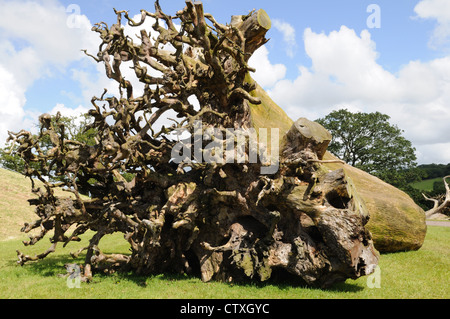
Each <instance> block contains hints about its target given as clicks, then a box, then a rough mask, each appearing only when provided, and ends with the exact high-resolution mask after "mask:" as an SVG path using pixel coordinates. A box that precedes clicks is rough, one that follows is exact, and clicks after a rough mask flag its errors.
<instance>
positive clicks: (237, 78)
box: [9, 1, 378, 286]
mask: <svg viewBox="0 0 450 319" xmlns="http://www.w3.org/2000/svg"><path fill="white" fill-rule="evenodd" d="M115 13H116V14H117V23H115V24H113V25H112V26H111V27H108V25H107V24H106V23H103V22H102V23H99V24H97V25H95V26H94V28H93V30H94V31H96V32H98V34H99V35H100V38H101V40H102V43H101V45H100V47H99V52H98V53H97V55H96V56H94V55H91V54H89V53H87V52H86V53H87V54H88V55H89V56H91V57H92V58H94V59H95V60H96V61H97V62H99V63H103V64H104V66H105V71H106V75H107V76H108V78H110V79H113V80H115V81H117V83H118V85H119V89H120V96H111V95H108V92H107V91H106V90H105V91H104V92H103V94H102V95H101V97H93V98H92V105H93V108H92V109H91V110H90V111H89V115H90V116H91V117H92V119H93V120H92V124H91V126H90V127H89V128H95V130H96V131H97V134H96V136H95V141H96V144H95V145H93V146H90V145H88V144H86V143H83V142H80V141H75V140H69V139H67V134H66V131H65V127H64V124H63V123H59V122H58V121H51V120H50V116H49V115H47V114H44V115H42V116H41V117H40V119H39V120H40V124H41V129H40V132H39V134H38V136H33V135H32V134H31V133H30V132H27V131H24V130H23V131H21V132H19V133H11V132H10V137H9V140H10V141H11V142H12V143H13V144H15V145H18V147H16V148H15V152H17V154H19V155H20V156H21V157H22V158H23V159H24V160H25V163H26V164H25V175H26V176H28V177H30V179H31V182H32V190H33V192H34V193H35V194H36V195H37V198H35V199H31V200H29V202H30V204H32V205H35V206H36V214H37V215H38V216H39V219H38V220H36V221H35V222H33V223H30V224H28V223H26V224H25V226H24V228H23V229H22V231H24V232H30V231H31V230H33V229H38V230H39V229H40V233H38V234H37V235H34V236H30V241H28V242H25V245H32V244H35V243H36V242H37V241H39V240H41V239H42V238H44V236H45V235H46V234H47V233H48V232H50V231H52V232H51V234H52V235H51V238H50V241H51V246H50V248H49V249H48V250H47V251H45V252H43V253H42V254H39V255H36V256H29V255H26V254H24V253H22V252H20V251H18V252H17V253H18V257H19V261H18V262H19V263H20V264H21V265H23V264H25V263H27V262H29V261H36V260H39V259H42V258H45V257H46V256H48V255H49V254H50V253H52V252H54V251H55V249H56V246H57V244H58V243H61V244H62V245H63V246H65V245H67V244H69V243H70V242H71V241H75V240H79V236H80V235H82V234H83V233H85V232H86V231H88V230H90V231H94V235H93V236H92V238H91V239H90V241H89V244H88V246H87V247H85V248H83V249H82V250H80V251H77V252H73V255H74V256H78V255H79V254H80V253H82V252H84V251H85V254H86V257H85V262H84V265H83V266H84V267H83V278H84V279H86V280H89V279H91V278H92V275H93V274H94V273H95V272H98V271H102V272H112V271H117V270H124V269H126V270H130V269H131V270H133V271H135V272H137V273H139V274H155V273H164V272H174V271H175V272H188V273H189V272H193V273H196V272H197V273H199V274H201V278H202V280H204V281H209V280H211V279H214V280H239V279H243V278H247V277H249V278H254V279H259V280H267V279H269V278H270V277H271V273H272V270H273V269H281V270H284V271H287V272H288V273H291V274H294V275H297V276H298V277H300V278H302V279H303V280H304V281H306V282H307V283H308V284H314V285H320V286H328V285H331V284H333V283H334V282H336V281H342V280H345V279H347V278H357V277H359V276H362V275H367V274H370V273H371V272H372V271H373V270H374V268H375V266H376V264H377V262H378V253H377V251H376V250H375V249H374V247H373V244H372V238H371V234H370V232H369V231H367V230H366V228H365V227H364V226H365V224H366V223H367V221H368V218H369V216H368V214H367V211H366V209H365V207H364V203H363V201H361V200H360V199H359V198H358V196H357V193H356V192H355V191H354V188H353V186H352V183H351V180H349V179H348V178H347V176H346V175H345V173H344V171H343V170H336V171H328V170H325V169H324V168H323V165H322V163H323V162H326V161H324V160H323V155H324V153H325V151H326V148H327V146H328V143H329V142H330V140H331V135H330V134H329V133H328V132H327V131H326V130H325V129H324V128H323V127H322V126H320V125H319V124H317V123H314V122H310V121H308V120H306V119H300V120H298V121H297V122H295V124H294V125H292V127H291V129H290V130H289V131H288V132H287V133H286V134H285V135H284V136H282V138H280V141H281V145H280V146H281V147H280V149H279V152H276V147H275V146H276V144H277V142H278V141H276V140H275V139H272V140H271V141H272V144H269V145H267V144H266V145H263V143H262V142H259V141H257V140H255V138H254V137H255V136H254V134H250V133H249V134H245V132H250V131H251V129H252V127H253V122H252V109H256V110H257V109H258V105H259V104H260V103H261V101H260V99H259V98H258V96H257V94H255V89H256V87H257V84H256V82H254V81H253V80H252V79H251V77H250V75H249V72H252V71H254V70H252V68H251V67H250V66H249V65H248V60H249V58H250V57H251V55H252V54H253V52H254V51H255V50H256V49H258V48H259V47H260V46H261V45H263V44H264V43H266V42H267V39H266V38H265V34H266V33H267V31H268V30H269V29H270V25H271V23H270V19H269V17H268V16H267V14H266V13H265V11H264V10H258V11H253V12H251V13H249V14H247V15H241V16H233V17H232V20H231V23H229V24H226V25H225V24H221V23H219V22H217V21H216V20H215V19H214V18H213V16H212V15H210V14H207V13H204V11H203V6H202V4H201V2H198V1H197V2H195V3H193V2H192V1H186V7H185V8H184V9H183V10H181V11H178V12H177V13H176V15H175V16H170V15H167V14H165V13H163V11H162V10H161V8H160V5H159V3H158V1H156V3H155V12H154V13H151V12H147V11H145V10H142V11H141V13H142V15H141V18H140V21H134V20H133V19H132V18H130V17H129V16H128V12H126V11H116V10H115ZM123 18H125V19H126V22H127V23H128V25H129V26H132V27H137V29H136V30H139V28H138V27H139V26H141V25H142V24H143V23H144V21H145V20H146V19H154V24H153V27H152V28H153V30H144V29H142V30H139V31H140V36H139V41H136V40H134V41H133V39H132V38H131V37H129V36H127V35H125V34H124V27H123V25H122V20H123ZM168 44H171V46H168ZM125 62H126V63H128V65H131V67H132V69H133V70H134V73H135V75H136V78H137V79H139V81H140V82H142V83H144V84H145V89H144V92H143V94H142V95H141V96H135V92H134V91H133V85H132V83H131V81H129V79H126V78H125V77H124V76H123V74H122V69H121V65H122V66H123V64H125ZM192 97H195V98H196V100H198V104H199V105H200V107H196V106H194V105H193V104H192V103H191V102H190V101H192ZM168 112H171V113H170V114H173V113H176V117H177V118H176V119H171V121H172V122H171V123H172V124H171V125H163V126H162V127H161V126H157V125H156V123H157V122H158V120H162V119H164V118H165V117H167V116H168V115H167V114H169V113H168ZM199 124H200V125H199ZM199 129H200V133H202V134H200V136H202V137H201V138H200V139H198V138H196V136H197V137H198V136H199V135H196V134H194V131H195V130H199ZM180 130H184V131H185V132H190V133H191V134H190V137H186V138H185V139H184V140H182V141H180V140H179V138H175V137H174V133H179V132H180ZM233 130H234V132H240V133H241V134H240V135H239V134H231V133H230V132H233ZM211 132H212V133H211ZM242 132H244V133H242ZM253 132H254V131H253ZM261 132H263V133H264V131H260V132H257V135H259V137H261V136H262V135H263V134H262V133H261ZM275 135H276V134H274V133H272V138H273V137H274V136H275ZM44 137H46V138H49V139H50V141H51V147H48V148H46V149H42V148H41V147H40V146H39V145H40V144H39V139H42V138H44ZM220 137H223V138H222V139H221V138H220ZM242 142H244V143H242ZM211 144H213V145H214V147H211ZM180 145H181V147H180ZM196 147H197V148H196ZM221 147H222V150H226V151H225V152H222V153H221V152H220V149H221ZM192 149H193V152H192V153H193V154H192V153H191V154H185V153H183V154H182V156H178V155H179V154H181V153H182V152H183V151H186V150H192ZM255 149H256V150H257V152H256V153H255ZM269 151H270V152H271V156H263V155H264V154H265V155H267V154H268V152H269ZM199 154H200V157H199ZM218 154H219V155H221V156H222V159H223V160H221V158H220V156H217V155H218ZM255 154H256V156H255ZM202 155H203V156H204V157H206V156H207V155H208V158H209V159H211V158H212V159H213V160H209V161H202ZM278 155H279V156H278ZM177 156H178V157H181V159H182V160H174V159H175V158H176V157H177ZM255 158H256V160H255ZM269 158H270V160H269ZM238 159H241V160H238ZM252 159H253V160H252ZM31 164H33V165H31ZM274 167H275V168H276V169H270V168H274ZM125 172H126V173H128V174H131V175H132V176H133V178H132V180H131V181H127V180H126V179H125V178H124V177H123V173H125ZM263 172H264V173H263ZM48 176H59V177H60V178H59V179H58V180H59V181H58V182H50V180H52V179H49V178H47V177H48ZM35 179H38V180H40V181H41V182H42V183H43V185H44V186H41V187H38V186H37V184H36V183H35ZM56 188H63V189H64V190H66V191H67V192H69V193H72V194H68V195H70V196H67V197H64V198H62V197H57V196H56V195H55V189H56ZM81 194H89V198H86V197H84V196H81ZM71 226H73V227H71ZM113 232H122V233H123V234H124V238H125V239H126V240H127V241H128V243H129V244H130V251H131V252H130V253H129V254H105V253H103V252H102V250H101V249H100V246H101V245H100V240H101V239H102V237H104V236H105V235H108V234H111V233H113Z"/></svg>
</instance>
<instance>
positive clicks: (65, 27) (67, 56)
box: [0, 0, 98, 146]
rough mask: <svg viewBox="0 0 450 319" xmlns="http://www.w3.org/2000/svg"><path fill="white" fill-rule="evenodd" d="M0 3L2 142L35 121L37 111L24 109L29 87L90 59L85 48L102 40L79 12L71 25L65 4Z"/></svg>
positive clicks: (0, 127)
mask: <svg viewBox="0 0 450 319" xmlns="http://www.w3.org/2000/svg"><path fill="white" fill-rule="evenodd" d="M0 7H1V8H2V12H3V13H4V14H3V15H2V19H0V91H1V94H0V96H2V104H1V105H0V114H1V117H0V146H2V145H3V143H4V137H5V136H6V134H7V131H8V130H13V131H14V130H15V131H17V130H18V129H22V128H25V129H28V130H33V127H32V125H31V123H36V119H37V116H38V114H36V112H31V111H28V110H26V109H25V104H26V99H25V93H26V91H27V89H28V88H29V87H30V86H31V85H32V84H33V83H34V82H35V81H36V80H38V79H41V78H44V77H48V76H52V74H54V73H55V72H64V69H65V67H67V66H68V65H69V64H70V63H73V62H74V61H79V60H81V59H84V58H86V57H85V55H84V53H82V52H81V49H92V48H94V47H95V46H98V40H97V39H96V38H95V35H93V33H92V32H91V31H90V29H91V24H90V22H89V20H88V19H87V17H86V16H84V15H78V16H76V17H75V22H76V24H75V25H73V24H72V25H70V24H69V23H68V18H69V16H68V15H67V13H66V8H64V7H63V6H62V5H61V4H59V3H58V2H57V1H53V0H47V1H41V2H32V1H3V0H0ZM72 18H73V17H72ZM74 26H75V27H74ZM5 96H6V98H5ZM25 125H27V126H25Z"/></svg>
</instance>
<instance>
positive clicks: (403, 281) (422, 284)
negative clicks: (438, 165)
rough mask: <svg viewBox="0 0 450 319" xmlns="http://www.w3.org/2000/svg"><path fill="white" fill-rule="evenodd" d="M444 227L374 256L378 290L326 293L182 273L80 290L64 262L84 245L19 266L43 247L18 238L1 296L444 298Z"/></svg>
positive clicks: (115, 239) (354, 285)
mask: <svg viewBox="0 0 450 319" xmlns="http://www.w3.org/2000/svg"><path fill="white" fill-rule="evenodd" d="M449 237H450V228H447V227H428V234H427V237H426V240H425V243H424V245H423V247H422V248H421V249H420V250H418V251H409V252H401V253H394V254H383V255H381V258H380V263H379V266H380V270H381V273H380V277H379V278H380V280H381V281H380V284H381V287H380V288H369V287H368V285H367V280H368V277H362V278H359V279H358V280H347V281H346V282H345V283H340V284H337V285H335V286H334V287H333V288H332V289H327V290H325V289H318V288H308V287H304V286H301V285H299V284H295V283H292V282H278V283H276V282H269V283H258V284H256V283H253V284H229V283H220V282H209V283H203V282H202V281H201V280H200V279H198V278H196V277H190V276H186V275H157V276H148V277H145V276H137V275H134V274H131V273H122V274H120V273H116V274H113V275H108V276H106V275H96V276H94V280H93V282H91V283H89V284H87V283H82V284H81V288H79V289H76V288H72V289H71V288H69V287H68V286H67V278H64V277H61V276H60V275H62V274H64V273H65V269H64V264H66V263H73V262H79V263H81V262H82V260H83V258H84V256H80V259H78V260H75V261H74V260H73V259H72V258H71V257H70V256H68V253H69V252H70V251H75V250H77V249H78V248H79V247H82V246H84V245H86V243H87V240H88V239H89V238H84V239H83V241H82V242H79V243H71V245H72V246H70V245H68V246H67V247H65V248H64V249H62V247H59V248H60V249H57V251H56V252H55V253H54V254H52V255H49V256H48V257H47V258H46V259H44V260H41V261H39V262H33V263H29V264H26V265H24V266H22V267H21V266H18V265H17V264H16V258H17V257H16V252H15V250H16V249H20V250H22V251H23V252H25V253H27V254H33V253H40V252H42V251H44V250H45V249H46V248H47V246H46V245H49V243H48V241H45V240H43V241H44V242H40V243H38V244H37V245H36V247H23V245H22V243H21V242H20V240H7V241H2V242H0V278H1V280H0V297H1V298H21V299H22V298H44V299H47V298H52V299H59V298H77V299H84V298H112V299H122V298H133V299H135V298H137V299H141V298H149V299H150V298H158V299H172V298H177V299H179V298H181V299H191V298H200V299H201V298H206V299H217V298H225V299H228V298H233V299H246V298H252V299H253V298H254V299H289V298H295V299H302V298H314V299H317V298H334V299H336V298H337V299H344V298H354V299H356V298H392V299H398V298H399V299H409V298H417V299H421V298H433V299H441V298H442V299H448V298H449V297H450V285H449V284H450V256H449V253H450V241H449ZM100 244H101V248H103V249H104V250H105V251H106V252H123V253H125V252H127V249H128V245H127V243H126V242H125V241H124V240H123V239H122V237H121V235H120V234H114V235H110V236H109V237H108V238H105V239H103V240H102V242H101V243H100Z"/></svg>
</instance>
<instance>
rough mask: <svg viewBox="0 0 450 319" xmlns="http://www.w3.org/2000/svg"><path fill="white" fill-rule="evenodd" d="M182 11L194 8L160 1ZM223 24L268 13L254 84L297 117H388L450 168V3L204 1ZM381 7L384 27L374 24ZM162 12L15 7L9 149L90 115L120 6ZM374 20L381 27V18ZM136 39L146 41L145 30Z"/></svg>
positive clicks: (5, 117)
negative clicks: (57, 119)
mask: <svg viewBox="0 0 450 319" xmlns="http://www.w3.org/2000/svg"><path fill="white" fill-rule="evenodd" d="M160 3H161V6H162V8H163V10H164V11H165V12H166V13H169V14H174V13H175V12H176V11H177V10H180V9H182V8H183V7H184V1H183V0H171V1H168V0H161V1H160ZM203 4H204V8H205V11H206V12H209V13H212V14H213V15H214V16H215V18H216V19H217V20H218V21H219V22H222V23H226V22H229V21H230V18H231V15H235V14H246V13H248V12H249V11H251V10H252V9H259V8H262V9H264V10H265V11H266V12H267V13H268V14H269V16H270V18H271V19H272V29H271V30H270V31H269V32H268V35H267V37H268V38H270V39H271V40H270V41H269V42H268V43H267V44H266V45H265V46H264V47H263V48H261V49H259V50H258V51H257V52H256V53H255V55H254V57H253V58H252V59H251V60H250V62H251V63H253V66H254V67H256V69H257V71H256V74H254V77H255V79H256V80H257V81H258V82H259V83H260V84H261V85H263V86H264V88H265V89H266V90H267V91H268V92H269V94H270V95H271V96H272V98H273V99H274V100H275V102H277V103H278V104H279V105H280V106H281V107H282V108H283V109H284V110H285V111H286V112H287V113H288V115H289V116H290V117H291V118H293V119H294V120H295V119H296V118H298V117H301V116H305V117H308V118H310V119H312V120H314V119H317V118H318V117H323V116H325V115H326V114H328V113H329V112H330V111H332V110H334V109H338V108H341V107H346V108H348V109H350V110H352V111H363V112H374V111H380V112H382V113H386V114H388V115H389V116H391V122H392V123H393V124H396V125H398V126H399V127H400V128H401V129H403V130H404V131H405V132H404V135H405V137H406V138H408V139H409V140H411V141H412V143H413V146H414V147H416V149H417V152H416V154H417V156H418V162H419V163H432V162H434V163H450V141H449V139H448V136H450V125H449V123H450V50H449V48H450V41H449V39H450V1H449V0H415V1H413V0H395V1H392V0H391V1H388V0H370V1H366V0H341V1H336V0H316V1H282V0H280V1H268V0H262V1H261V0H260V1H255V0H240V1H239V0H228V1H218V0H204V1H203ZM372 4H375V5H376V8H377V11H376V13H377V14H379V15H378V16H376V17H379V18H380V19H379V20H376V22H378V23H379V28H377V27H376V28H372V27H371V25H370V24H368V18H369V19H370V18H371V17H374V16H372V14H373V13H375V12H374V11H370V12H368V10H367V9H368V7H369V5H372ZM113 7H114V8H116V9H118V10H123V9H126V10H129V13H130V16H134V15H135V14H139V12H140V9H146V10H148V11H153V10H154V7H153V1H148V0H147V1H127V2H124V1H116V0H98V1H74V0H67V1H62V0H60V1H58V0H43V1H37V0H35V1H30V0H29V1H22V0H15V1H5V0H0V10H1V11H2V12H3V13H4V12H7V13H8V14H6V15H4V17H3V18H2V20H0V96H1V97H2V100H3V103H2V104H0V140H1V141H0V144H1V143H2V141H4V140H5V138H6V136H7V133H6V132H7V131H8V130H13V131H14V130H15V131H17V130H20V129H22V128H24V129H32V128H33V126H34V123H36V119H37V116H39V114H41V113H44V112H53V113H55V112H56V111H61V112H63V113H65V114H67V115H75V114H77V113H79V112H81V111H83V112H85V111H87V110H88V109H89V107H90V104H89V100H90V98H91V97H92V96H93V95H100V94H101V93H102V91H103V88H104V87H108V86H111V85H112V84H111V83H109V82H108V81H107V80H106V76H105V75H104V71H103V70H102V68H101V65H97V64H96V63H95V62H94V61H93V60H92V59H89V58H87V57H85V56H84V55H83V54H82V53H81V52H80V50H81V49H88V50H89V51H91V53H96V52H95V48H96V45H98V42H96V41H97V36H96V34H95V33H94V32H91V31H90V28H91V27H92V25H93V24H94V23H97V22H100V21H105V22H107V23H108V24H109V25H111V24H112V23H114V22H115V19H116V16H115V14H114V12H113V9H112V8H113ZM371 21H373V20H371ZM136 33H137V32H136Z"/></svg>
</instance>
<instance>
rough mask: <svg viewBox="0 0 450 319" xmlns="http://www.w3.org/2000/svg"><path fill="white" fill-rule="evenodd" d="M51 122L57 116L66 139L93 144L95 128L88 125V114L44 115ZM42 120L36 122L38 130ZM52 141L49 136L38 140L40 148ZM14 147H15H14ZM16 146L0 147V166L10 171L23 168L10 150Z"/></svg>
mask: <svg viewBox="0 0 450 319" xmlns="http://www.w3.org/2000/svg"><path fill="white" fill-rule="evenodd" d="M45 116H47V117H48V119H49V120H50V121H51V122H52V123H56V119H57V117H58V118H59V122H60V123H63V124H64V128H65V134H66V135H67V138H68V139H71V140H74V141H78V142H82V143H86V144H88V145H91V146H93V145H95V143H96V142H95V139H94V136H95V134H96V130H95V129H94V128H91V127H90V124H91V122H92V120H91V119H90V116H89V115H88V114H82V115H80V116H78V117H77V116H71V117H67V116H61V115H60V114H57V115H52V116H51V115H45ZM42 125H43V124H42V122H39V123H38V124H36V126H37V128H38V129H39V130H41V129H42ZM51 145H52V143H51V141H50V137H49V136H45V137H44V138H42V139H41V140H40V147H41V148H42V149H49V148H50V147H51ZM14 148H15V149H14ZM17 148H18V146H17V145H15V146H13V149H11V146H6V147H4V148H0V166H1V167H3V168H6V169H9V170H12V171H16V172H19V173H22V172H23V170H24V168H25V162H24V160H23V159H22V158H21V157H20V156H19V154H17V153H16V152H11V151H12V150H16V149H17Z"/></svg>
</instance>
